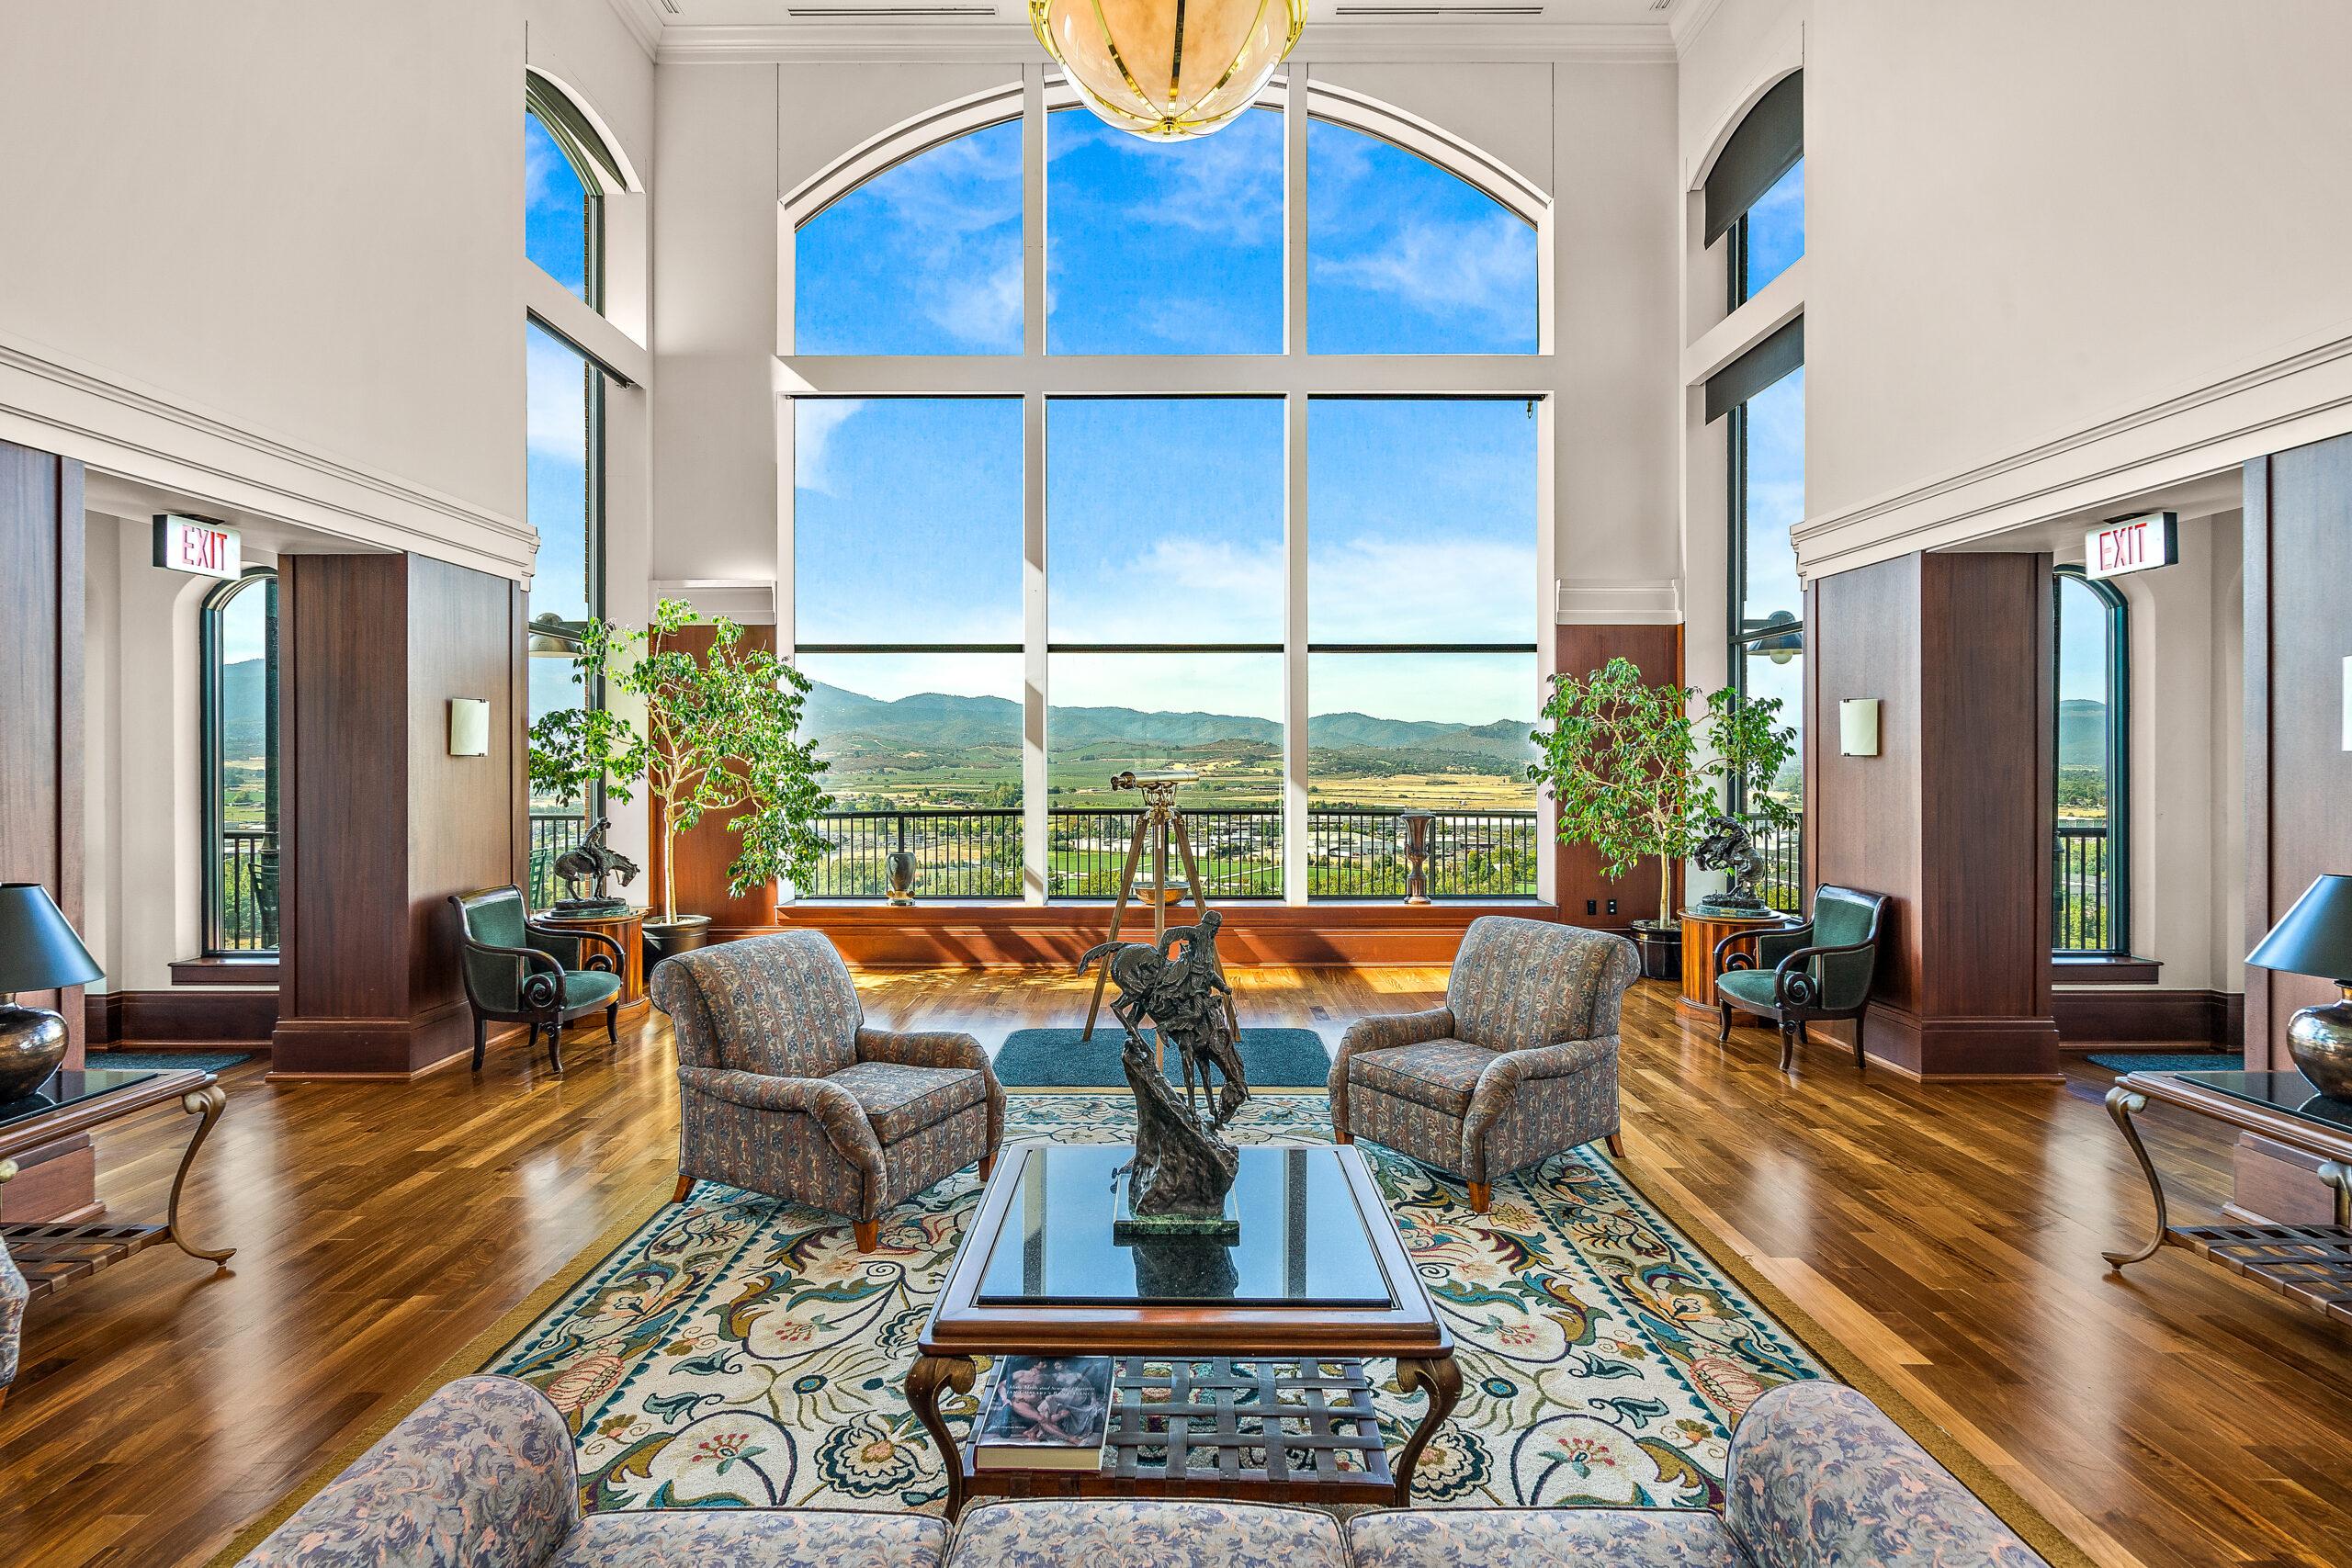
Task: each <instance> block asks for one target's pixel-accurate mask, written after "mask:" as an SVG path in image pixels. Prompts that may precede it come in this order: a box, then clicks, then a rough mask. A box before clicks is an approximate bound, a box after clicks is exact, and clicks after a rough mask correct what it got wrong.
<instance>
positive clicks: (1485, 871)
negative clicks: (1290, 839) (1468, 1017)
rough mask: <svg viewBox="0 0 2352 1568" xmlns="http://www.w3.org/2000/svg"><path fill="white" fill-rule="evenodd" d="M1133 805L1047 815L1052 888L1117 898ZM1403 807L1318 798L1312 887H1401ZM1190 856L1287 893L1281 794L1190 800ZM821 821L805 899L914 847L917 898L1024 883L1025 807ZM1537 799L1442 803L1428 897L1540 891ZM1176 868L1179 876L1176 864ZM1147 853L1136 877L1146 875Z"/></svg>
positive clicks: (985, 892)
mask: <svg viewBox="0 0 2352 1568" xmlns="http://www.w3.org/2000/svg"><path fill="white" fill-rule="evenodd" d="M1136 815H1137V814H1136V812H1134V811H1122V810H1117V809H1114V808H1109V807H1072V808H1057V809H1055V810H1052V811H1049V812H1047V813H1046V887H1047V892H1048V893H1049V894H1050V895H1051V896H1052V897H1057V898H1114V897H1117V896H1118V892H1119V873H1120V871H1121V869H1122V868H1123V867H1124V866H1125V864H1126V858H1127V849H1128V846H1129V844H1130V843H1132V841H1133V839H1134V834H1135V828H1136ZM1398 818H1399V813H1398V812H1397V811H1395V810H1380V809H1369V808H1367V809H1357V808H1340V809H1325V808H1321V807H1318V808H1317V809H1315V810H1314V811H1312V812H1310V813H1309V814H1308V817H1307V833H1308V850H1307V885H1306V890H1307V895H1308V897H1315V898H1401V897H1404V896H1405V828H1404V824H1403V823H1402V822H1401V821H1400V820H1399V819H1398ZM1184 823H1185V827H1186V829H1187V833H1188V836H1189V837H1190V839H1191V840H1192V844H1193V859H1194V860H1195V862H1196V863H1198V864H1199V866H1200V871H1201V882H1202V886H1203V888H1204V891H1205V892H1206V893H1207V895H1208V897H1209V899H1210V901H1211V902H1212V903H1219V902H1225V901H1227V900H1232V899H1241V898H1279V897H1282V896H1283V814H1282V812H1281V810H1280V809H1279V808H1277V807H1271V806H1267V807H1202V808H1199V809H1187V810H1186V811H1185V813H1184ZM818 830H819V831H820V833H822V834H823V835H824V836H825V837H826V838H827V839H829V840H831V842H832V845H833V848H832V849H831V852H828V853H827V854H826V855H825V857H824V859H823V860H822V861H821V862H820V863H819V865H818V868H817V874H816V876H815V877H814V878H813V879H812V881H811V883H810V885H809V887H808V888H806V889H804V890H803V892H802V895H801V896H802V897H808V898H879V897H885V896H887V895H888V892H889V887H890V882H889V857H890V855H891V854H892V853H893V852H898V851H901V850H903V851H905V852H907V853H908V854H909V855H910V856H911V857H912V860H913V872H914V880H913V886H912V888H911V892H912V894H913V896H914V897H917V898H942V899H955V898H1017V897H1020V896H1021V871H1022V866H1021V812H1020V810H1019V808H1017V807H972V808H955V807H945V808H916V809H909V810H892V811H834V812H828V813H827V814H826V815H825V816H824V817H823V818H821V819H820V823H819V828H818ZM1536 851H1537V826H1536V816H1535V813H1534V812H1532V811H1442V812H1439V813H1437V814H1436V816H1435V818H1434V819H1433V820H1432V821H1431V822H1430V861H1429V873H1428V874H1429V885H1430V897H1433V898H1521V897H1534V895H1535V891H1536V880H1535V878H1536V863H1537V854H1536ZM1168 874H1169V877H1170V881H1171V882H1172V881H1175V880H1177V879H1178V878H1180V877H1181V876H1182V866H1181V864H1177V863H1171V864H1170V866H1169V868H1168ZM1148 875H1149V872H1148V863H1147V864H1146V866H1144V867H1142V868H1139V873H1138V877H1139V880H1145V881H1148Z"/></svg>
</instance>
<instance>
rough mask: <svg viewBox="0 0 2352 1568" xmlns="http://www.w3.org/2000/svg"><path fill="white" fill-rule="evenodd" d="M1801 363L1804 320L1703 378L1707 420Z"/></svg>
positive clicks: (1731, 407) (1791, 324)
mask: <svg viewBox="0 0 2352 1568" xmlns="http://www.w3.org/2000/svg"><path fill="white" fill-rule="evenodd" d="M1803 364H1804V317H1803V316H1799V317H1798V318H1797V319H1796V320H1795V321H1791V322H1790V323H1789V324H1788V325H1787V326H1785V327H1782V328H1781V330H1780V331H1779V332H1776V333H1773V334H1772V335H1771V336H1770V337H1768V338H1766V339H1765V340H1764V341H1763V342H1762V343H1759V344H1757V345H1756V346H1755V347H1754V348H1751V349H1749V350H1748V351H1747V353H1746V354H1743V355H1740V356H1739V357H1738V358H1737V359H1735V360H1733V361H1732V362H1731V363H1730V364H1729V365H1726V366H1724V367H1723V368H1722V369H1720V370H1718V371H1716V372H1715V373H1714V374H1713V375H1712V376H1710V377H1708V378H1707V417H1708V418H1709V419H1710V420H1716V419H1721V418H1722V417H1723V416H1724V415H1725V414H1727V413H1729V412H1731V411H1732V410H1734V409H1736V408H1737V407H1739V405H1740V404H1742V403H1744V402H1746V401H1747V400H1748V399H1750V398H1752V397H1754V396H1755V395H1756V394H1757V393H1758V392H1760V391H1762V390H1763V389H1765V388H1767V387H1769V386H1770V385H1771V384H1772V383H1773V382H1775V381H1777V380H1779V379H1780V378H1781V377H1783V376H1785V375H1787V374H1788V373H1789V372H1790V371H1792V370H1793V369H1795V368H1796V367H1798V366H1800V365H1803Z"/></svg>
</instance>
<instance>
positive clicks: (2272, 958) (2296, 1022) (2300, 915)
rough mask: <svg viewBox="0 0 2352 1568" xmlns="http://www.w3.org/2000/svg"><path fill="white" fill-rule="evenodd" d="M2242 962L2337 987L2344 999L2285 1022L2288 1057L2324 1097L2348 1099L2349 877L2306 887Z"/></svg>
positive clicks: (2351, 1020)
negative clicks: (2307, 977)
mask: <svg viewBox="0 0 2352 1568" xmlns="http://www.w3.org/2000/svg"><path fill="white" fill-rule="evenodd" d="M2245 961H2246V962H2247V963H2248V964H2253V965H2254V966H2255V967H2256V968H2257V969H2276V970H2279V971H2281V972H2282V973H2285V974H2289V975H2315V976H2320V977H2321V978H2323V979H2328V980H2333V981H2335V987H2336V989H2337V990H2339V991H2341V992H2342V993H2343V995H2342V996H2340V997H2338V998H2336V999H2335V1001H2332V1002H2328V1003H2325V1004H2324V1005H2322V1006H2319V1007H2308V1008H2305V1009H2303V1010H2301V1011H2300V1012H2298V1013H2297V1014H2295V1016H2294V1017H2293V1018H2292V1019H2290V1020H2289V1021H2288V1024H2287V1054H2288V1055H2290V1056H2292V1057H2293V1058H2294V1059H2295V1066H2297V1067H2299V1068H2300V1069H2301V1071H2302V1075H2303V1077H2307V1078H2309V1079H2311V1080H2312V1087H2313V1088H2315V1089H2318V1090H2319V1091H2320V1092H2321V1093H2322V1094H2324V1095H2330V1096H2333V1097H2334V1098H2335V1099H2337V1100H2352V876H2343V875H2339V874H2335V873H2334V872H2331V873H2329V874H2326V875H2325V876H2323V877H2321V878H2320V879H2319V880H2318V881H2316V882H2314V883H2312V885H2311V886H2309V887H2306V888H2304V889H2303V896H2302V897H2300V898H2298V899H2296V900H2295V907H2294V908H2291V909H2289V910H2288V911H2287V912H2286V913H2285V914H2284V915H2282V916H2280V917H2279V919H2278V924H2277V925H2275V926H2273V927H2271V928H2270V934H2269V935H2268V936H2267V937H2264V938H2263V939H2262V942H2261V944H2260V945H2259V946H2257V947H2256V949H2255V950H2254V951H2253V952H2252V953H2247V954H2246V957H2245Z"/></svg>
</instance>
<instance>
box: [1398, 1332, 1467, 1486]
mask: <svg viewBox="0 0 2352 1568" xmlns="http://www.w3.org/2000/svg"><path fill="white" fill-rule="evenodd" d="M1397 1387H1398V1388H1401V1389H1403V1390H1404V1391H1405V1392H1406V1393H1412V1392H1413V1390H1415V1389H1416V1388H1419V1389H1424V1390H1426V1391H1427V1392H1428V1393H1429V1396H1430V1405H1429V1408H1428V1409H1427V1410H1424V1411H1423V1412H1421V1424H1420V1425H1419V1426H1418V1427H1414V1428H1413V1435H1412V1436H1411V1437H1409V1438H1406V1439H1405V1451H1404V1452H1403V1453H1400V1454H1398V1455H1397V1470H1396V1475H1397V1506H1398V1507H1400V1508H1407V1507H1410V1506H1412V1502H1413V1467H1414V1466H1415V1465H1417V1464H1419V1463H1420V1462H1421V1450H1423V1449H1426V1448H1428V1447H1429V1446H1430V1438H1434V1437H1436V1436H1437V1429H1438V1428H1439V1427H1442V1426H1443V1425H1444V1424H1445V1418H1446V1417H1447V1416H1451V1415H1453V1406H1454V1404H1455V1403H1456V1402H1457V1401H1459V1400H1460V1399H1461V1397H1462V1369H1461V1368H1460V1367H1459V1366H1457V1365H1455V1364H1454V1359H1453V1351H1451V1350H1448V1351H1447V1352H1446V1353H1445V1354H1444V1355H1442V1356H1438V1357H1434V1358H1432V1359H1429V1360H1426V1361H1407V1360H1399V1361H1398V1362H1397Z"/></svg>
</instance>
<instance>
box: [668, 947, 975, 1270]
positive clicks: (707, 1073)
mask: <svg viewBox="0 0 2352 1568" xmlns="http://www.w3.org/2000/svg"><path fill="white" fill-rule="evenodd" d="M652 985H653V1005H654V1006H656V1007H658V1008H660V1009H661V1010H662V1011H663V1012H665V1013H667V1014H669V1015H670V1021H671V1023H672V1024H673V1026H674V1028H675V1030H676V1032H677V1036H678V1100H679V1115H680V1125H679V1130H678V1192H677V1196H678V1197H680V1198H684V1196H685V1195H686V1191H687V1189H689V1188H690V1187H692V1186H693V1185H694V1183H695V1180H696V1179H701V1178H707V1179H711V1180H713V1181H724V1182H726V1183H728V1184H729V1186H733V1187H742V1188H748V1189H750V1190H752V1191H754V1192H765V1193H768V1194H769V1195H771V1196H773V1197H778V1198H790V1199H794V1200H797V1201H799V1202H803V1203H809V1204H813V1205H815V1206H816V1207H818V1208H820V1209H830V1210H831V1211H832V1212H833V1213H837V1214H847V1215H849V1216H850V1218H851V1220H852V1222H853V1224H854V1227H855V1229H856V1232H857V1245H858V1247H859V1248H860V1249H861V1250H863V1251H866V1252H871V1251H873V1250H874V1248H875V1246H876V1243H877V1242H878V1240H879V1239H880V1233H881V1215H882V1211H883V1210H885V1209H887V1208H888V1207H889V1206H890V1205H891V1204H893V1203H896V1202H898V1201H899V1200H900V1199H903V1198H907V1197H910V1196H911V1195H912V1194H914V1193H917V1192H920V1191H922V1190H923V1189H924V1188H926V1187H929V1186H930V1185H931V1184H932V1183H933V1182H935V1181H937V1180H938V1179H940V1178H942V1177H944V1176H946V1175H948V1174H949V1173H950V1172H952V1171H956V1170H960V1169H962V1168H964V1167H965V1166H967V1165H969V1164H971V1163H972V1162H973V1161H974V1160H978V1161H979V1164H980V1174H981V1175H982V1176H983V1177H985V1176H986V1175H987V1174H988V1173H989V1168H990V1167H991V1166H993V1165H994V1164H995V1161H996V1146H997V1141H998V1139H999V1138H1000V1137H1001V1136H1002V1134H1003V1132H1004V1089H1003V1088H1002V1086H1001V1085H1000V1084H999V1083H998V1082H997V1081H996V1074H995V1073H994V1072H992V1071H990V1070H989V1060H988V1055H987V1054H986V1053H985V1052H983V1051H982V1050H981V1049H980V1043H979V1042H978V1041H977V1040H975V1039H973V1038H972V1037H971V1036H970V1035H968V1034H957V1033H947V1032H936V1033H919V1034H900V1033H895V1032H891V1031H889V1030H884V1029H869V1028H867V1027H866V1025H865V1013H864V1010H862V1009H861V1008H860V1007H859V1005H858V1000H857V987H855V986H854V985H852V984H851V983H850V977H849V968H848V966H847V965H846V964H842V960H841V955H840V954H839V953H835V952H834V951H833V946H832V943H831V942H827V941H826V940H825V939H824V938H823V937H822V936H820V935H819V934H818V933H817V932H815V931H783V932H779V933H777V934H775V935H774V936H758V937H750V938H747V939H745V940H744V941H741V942H725V943H722V944H721V945H719V946H717V947H707V948H703V949H701V950H700V951H698V952H695V953H680V954H678V955H677V956H675V957H673V958H666V959H663V960H662V963H661V964H658V965H656V966H655V968H654V971H653V983H652Z"/></svg>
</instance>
